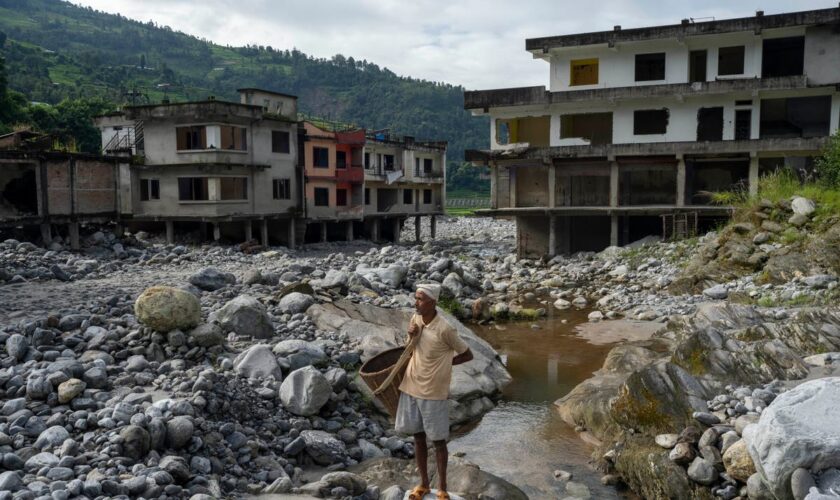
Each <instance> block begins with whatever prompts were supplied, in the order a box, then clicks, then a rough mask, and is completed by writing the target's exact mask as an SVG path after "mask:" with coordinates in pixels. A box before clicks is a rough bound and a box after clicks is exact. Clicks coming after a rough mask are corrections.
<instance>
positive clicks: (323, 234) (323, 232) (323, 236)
mask: <svg viewBox="0 0 840 500" xmlns="http://www.w3.org/2000/svg"><path fill="white" fill-rule="evenodd" d="M326 242H327V223H326V222H321V243H326Z"/></svg>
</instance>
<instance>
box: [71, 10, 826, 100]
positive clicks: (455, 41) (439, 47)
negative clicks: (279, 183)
mask: <svg viewBox="0 0 840 500" xmlns="http://www.w3.org/2000/svg"><path fill="white" fill-rule="evenodd" d="M71 1H72V2H73V3H77V4H80V5H86V6H90V7H93V8H94V9H97V10H101V11H105V12H110V13H120V14H122V15H123V16H126V17H129V18H132V19H136V20H139V21H143V22H146V21H149V20H152V21H154V22H156V23H158V24H161V25H167V26H170V27H171V28H173V29H175V30H178V31H183V32H185V33H188V34H191V35H195V36H198V37H204V38H207V39H209V40H212V41H213V42H216V43H219V44H222V45H224V44H229V45H234V46H239V45H246V44H258V45H271V46H272V47H274V48H278V49H292V48H295V47H296V48H297V49H298V50H300V51H302V52H305V53H307V54H310V55H313V56H316V57H326V58H329V57H332V56H333V55H335V54H343V55H345V56H348V57H353V58H355V59H367V60H368V61H370V62H374V63H376V64H378V65H379V66H381V67H382V66H384V67H387V68H389V69H390V70H391V71H393V72H395V73H397V74H399V75H404V76H412V77H415V78H424V79H427V80H433V81H442V82H447V83H452V84H456V85H463V86H465V87H466V88H467V89H489V88H501V87H518V86H528V85H545V84H547V81H548V65H547V63H545V62H544V61H541V60H535V59H532V58H531V55H530V54H529V53H527V52H525V39H526V38H535V37H540V36H551V35H565V34H571V33H581V32H587V31H601V30H610V29H612V27H613V26H614V25H616V24H620V25H621V26H622V27H623V28H636V27H642V26H652V25H659V24H674V23H679V22H680V19H683V18H686V17H691V18H695V19H699V18H706V19H710V18H712V17H714V18H715V19H726V18H731V17H744V16H751V15H754V14H755V11H756V10H764V12H765V14H778V13H781V12H789V11H791V10H809V9H822V8H830V7H837V0H798V1H797V2H790V1H782V0H748V1H744V0H710V1H706V2H687V1H685V0H677V1H667V0H666V1H652V0H594V1H593V0H573V1H569V0H507V1H500V0H450V1H433V0H413V1H411V2H408V1H405V0H316V1H295V2H290V1H282V0H281V1H277V0H274V1H272V0H238V1H236V2H230V1H223V0H201V1H198V0H142V1H137V0H71ZM706 19H703V20H706Z"/></svg>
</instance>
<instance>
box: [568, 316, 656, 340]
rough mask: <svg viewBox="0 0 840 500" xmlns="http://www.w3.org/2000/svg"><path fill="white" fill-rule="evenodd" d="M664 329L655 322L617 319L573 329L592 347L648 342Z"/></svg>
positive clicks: (586, 324)
mask: <svg viewBox="0 0 840 500" xmlns="http://www.w3.org/2000/svg"><path fill="white" fill-rule="evenodd" d="M664 327H665V325H664V324H662V323H658V322H655V321H633V320H626V319H618V320H615V321H602V322H599V323H584V324H582V325H578V326H577V327H575V331H576V332H577V336H578V337H580V338H582V339H585V340H586V341H587V342H589V343H590V344H592V345H608V344H615V343H617V342H624V341H634V340H648V339H649V338H651V337H652V336H653V334H654V333H656V332H658V331H659V330H662V329H663V328H664Z"/></svg>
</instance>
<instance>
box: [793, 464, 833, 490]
mask: <svg viewBox="0 0 840 500" xmlns="http://www.w3.org/2000/svg"><path fill="white" fill-rule="evenodd" d="M798 470H799V469H797V471H798ZM794 474H796V472H795V471H794ZM817 487H819V489H820V491H822V492H823V493H827V494H833V495H837V496H840V469H837V468H831V469H825V470H823V471H822V472H820V477H819V479H818V480H817Z"/></svg>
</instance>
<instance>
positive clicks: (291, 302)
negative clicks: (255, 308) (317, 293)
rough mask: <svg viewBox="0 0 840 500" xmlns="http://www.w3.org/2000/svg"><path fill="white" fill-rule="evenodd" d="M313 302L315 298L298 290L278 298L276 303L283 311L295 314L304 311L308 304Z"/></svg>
mask: <svg viewBox="0 0 840 500" xmlns="http://www.w3.org/2000/svg"><path fill="white" fill-rule="evenodd" d="M314 303H315V299H313V298H312V297H311V296H309V295H306V294H303V293H300V292H292V293H290V294H288V295H285V296H284V297H283V298H282V299H280V302H279V303H278V304H277V305H278V307H280V310H281V311H283V312H284V313H290V314H297V313H302V312H306V310H307V309H309V306H311V305H312V304H314Z"/></svg>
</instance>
